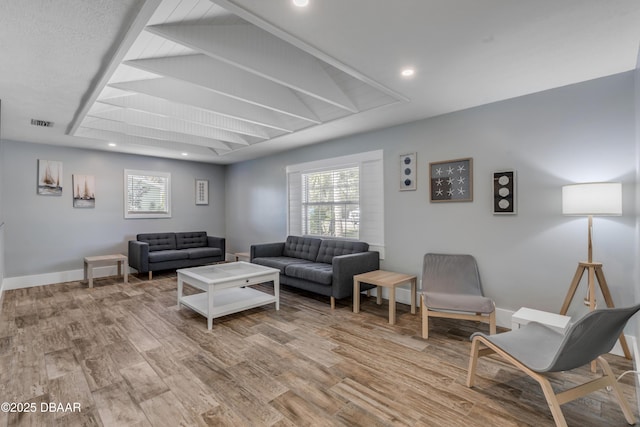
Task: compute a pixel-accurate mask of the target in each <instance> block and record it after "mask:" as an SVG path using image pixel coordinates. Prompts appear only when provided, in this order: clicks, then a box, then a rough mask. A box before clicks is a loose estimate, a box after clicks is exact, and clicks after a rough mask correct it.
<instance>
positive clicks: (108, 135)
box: [76, 125, 218, 155]
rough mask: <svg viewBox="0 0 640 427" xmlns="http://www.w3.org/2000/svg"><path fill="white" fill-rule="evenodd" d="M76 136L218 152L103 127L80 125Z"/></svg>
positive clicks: (179, 150)
mask: <svg viewBox="0 0 640 427" xmlns="http://www.w3.org/2000/svg"><path fill="white" fill-rule="evenodd" d="M76 136H79V137H83V138H91V139H99V140H102V141H111V142H115V143H118V144H123V145H127V146H130V145H140V146H144V147H152V148H156V149H157V148H161V149H163V150H166V151H170V152H172V153H182V152H187V153H190V154H199V155H211V154H216V155H218V152H217V151H216V150H218V149H216V148H210V147H205V146H199V145H190V144H177V143H176V142H175V141H163V140H160V139H153V138H145V137H141V136H134V135H126V134H123V133H118V132H113V131H106V130H101V129H90V128H86V127H84V125H82V126H80V127H79V128H78V130H77V131H76Z"/></svg>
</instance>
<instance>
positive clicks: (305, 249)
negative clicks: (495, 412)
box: [282, 236, 322, 261]
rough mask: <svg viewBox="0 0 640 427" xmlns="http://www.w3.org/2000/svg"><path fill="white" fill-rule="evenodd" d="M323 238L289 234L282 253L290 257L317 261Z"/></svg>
mask: <svg viewBox="0 0 640 427" xmlns="http://www.w3.org/2000/svg"><path fill="white" fill-rule="evenodd" d="M320 242H322V240H320V239H317V238H314V237H301V236H289V237H287V241H286V242H285V243H284V250H283V251H282V255H284V256H285V257H290V258H300V259H306V260H309V261H315V260H316V258H317V257H318V249H319V248H320Z"/></svg>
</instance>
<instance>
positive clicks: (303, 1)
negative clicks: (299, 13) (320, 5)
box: [293, 0, 309, 7]
mask: <svg viewBox="0 0 640 427" xmlns="http://www.w3.org/2000/svg"><path fill="white" fill-rule="evenodd" d="M293 5H294V6H298V7H307V6H309V0H293Z"/></svg>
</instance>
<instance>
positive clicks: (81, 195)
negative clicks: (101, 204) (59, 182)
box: [71, 174, 96, 208]
mask: <svg viewBox="0 0 640 427" xmlns="http://www.w3.org/2000/svg"><path fill="white" fill-rule="evenodd" d="M71 181H73V207H74V208H95V207H96V179H95V177H94V176H93V175H75V174H74V175H72V177H71Z"/></svg>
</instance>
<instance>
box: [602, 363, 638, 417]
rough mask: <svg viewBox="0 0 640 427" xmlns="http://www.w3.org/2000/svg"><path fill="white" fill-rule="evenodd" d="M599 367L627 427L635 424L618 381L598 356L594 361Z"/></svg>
mask: <svg viewBox="0 0 640 427" xmlns="http://www.w3.org/2000/svg"><path fill="white" fill-rule="evenodd" d="M596 360H597V361H598V363H599V364H600V366H601V367H602V371H603V372H604V375H605V376H606V377H608V378H609V379H610V384H609V387H611V390H612V391H613V394H614V395H615V396H616V399H618V404H619V405H620V409H622V413H623V414H624V418H625V419H626V420H627V422H628V423H629V425H633V424H635V423H636V417H635V416H634V415H633V411H632V410H631V407H630V406H629V402H627V399H625V397H624V394H622V390H620V386H619V385H618V381H616V377H615V375H614V374H613V371H612V370H611V367H610V366H609V363H607V361H606V360H605V359H604V357H602V356H600V357H598V359H596Z"/></svg>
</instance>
